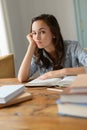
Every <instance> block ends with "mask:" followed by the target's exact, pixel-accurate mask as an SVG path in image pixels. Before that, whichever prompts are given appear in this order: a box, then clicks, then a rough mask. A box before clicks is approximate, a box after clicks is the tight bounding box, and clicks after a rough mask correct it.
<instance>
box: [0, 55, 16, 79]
mask: <svg viewBox="0 0 87 130" xmlns="http://www.w3.org/2000/svg"><path fill="white" fill-rule="evenodd" d="M14 77H15V64H14V55H13V54H9V55H5V56H0V78H14Z"/></svg>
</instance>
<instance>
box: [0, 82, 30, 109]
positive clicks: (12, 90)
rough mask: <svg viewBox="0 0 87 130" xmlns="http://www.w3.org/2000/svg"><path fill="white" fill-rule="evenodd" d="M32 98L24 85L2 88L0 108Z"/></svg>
mask: <svg viewBox="0 0 87 130" xmlns="http://www.w3.org/2000/svg"><path fill="white" fill-rule="evenodd" d="M31 98H32V95H31V93H28V92H25V86H24V85H23V84H20V85H4V86H0V108H1V107H6V106H10V105H13V104H16V103H20V102H23V101H25V100H28V99H31Z"/></svg>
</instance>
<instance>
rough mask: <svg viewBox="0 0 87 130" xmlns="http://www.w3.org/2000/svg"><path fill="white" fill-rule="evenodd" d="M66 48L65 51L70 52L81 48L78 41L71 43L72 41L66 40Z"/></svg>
mask: <svg viewBox="0 0 87 130" xmlns="http://www.w3.org/2000/svg"><path fill="white" fill-rule="evenodd" d="M64 46H65V50H70V51H75V50H78V49H80V48H81V47H80V44H79V42H78V41H70V40H65V41H64Z"/></svg>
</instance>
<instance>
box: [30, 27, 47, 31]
mask: <svg viewBox="0 0 87 130" xmlns="http://www.w3.org/2000/svg"><path fill="white" fill-rule="evenodd" d="M43 29H44V30H45V28H40V29H39V31H40V30H43ZM32 31H35V30H32Z"/></svg>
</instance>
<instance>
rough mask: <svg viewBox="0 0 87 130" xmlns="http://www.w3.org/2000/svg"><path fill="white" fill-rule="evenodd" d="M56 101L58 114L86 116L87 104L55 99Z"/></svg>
mask: <svg viewBox="0 0 87 130" xmlns="http://www.w3.org/2000/svg"><path fill="white" fill-rule="evenodd" d="M56 103H57V107H58V114H59V115H62V116H71V117H81V118H87V104H81V103H67V102H66V103H62V102H61V101H60V100H57V101H56Z"/></svg>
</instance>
